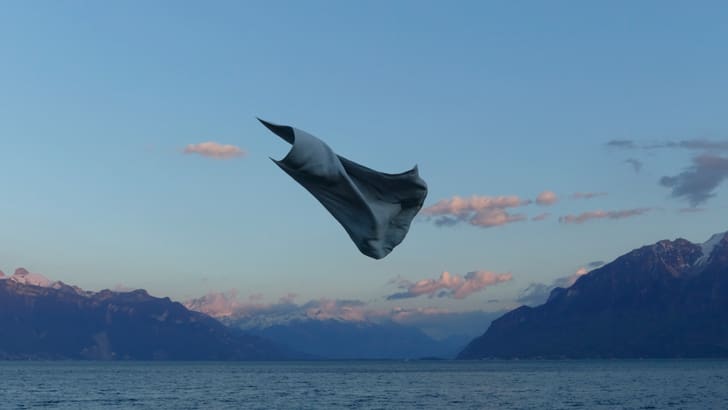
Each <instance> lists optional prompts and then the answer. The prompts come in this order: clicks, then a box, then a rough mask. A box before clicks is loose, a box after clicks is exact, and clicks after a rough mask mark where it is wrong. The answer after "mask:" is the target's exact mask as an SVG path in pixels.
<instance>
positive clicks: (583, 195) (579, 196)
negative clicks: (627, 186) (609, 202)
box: [571, 192, 608, 199]
mask: <svg viewBox="0 0 728 410" xmlns="http://www.w3.org/2000/svg"><path fill="white" fill-rule="evenodd" d="M607 195H608V194H607V193H606V192H574V193H573V194H571V198H572V199H592V198H596V197H600V196H607Z"/></svg>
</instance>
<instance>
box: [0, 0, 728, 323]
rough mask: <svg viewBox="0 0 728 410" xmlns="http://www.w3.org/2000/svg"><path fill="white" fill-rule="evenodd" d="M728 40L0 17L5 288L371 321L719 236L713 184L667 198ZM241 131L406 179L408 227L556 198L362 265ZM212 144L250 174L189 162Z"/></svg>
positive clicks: (159, 9) (670, 31)
mask: <svg viewBox="0 0 728 410" xmlns="http://www.w3.org/2000/svg"><path fill="white" fill-rule="evenodd" d="M727 19H728V6H726V5H725V3H724V2H694V3H688V2H665V1H660V2H648V1H645V2H627V1H625V2H608V3H602V4H596V3H594V2H588V3H587V2H575V1H573V2H480V1H473V2H465V1H463V2H457V3H454V4H450V5H448V4H446V3H445V2H421V1H417V2H414V1H412V2H405V1H401V2H384V1H373V2H360V3H353V2H335V1H321V2H271V1H265V2H263V1H261V2H232V1H231V2H223V1H218V2H162V1H158V2H142V1H127V2H116V3H109V2H103V3H102V2H82V1H60V2H56V1H54V2H50V1H49V2H33V3H29V2H20V1H18V2H5V3H3V11H2V13H0V61H1V62H0V90H1V93H2V94H1V95H2V98H0V142H2V144H1V145H0V186H2V194H3V200H2V201H0V226H2V229H0V268H2V269H3V270H5V272H6V273H7V272H12V270H13V269H14V268H16V267H19V266H25V267H27V268H28V269H29V270H31V271H36V272H42V273H43V274H45V275H46V276H49V277H52V278H54V279H60V280H63V281H65V282H67V283H72V284H77V285H79V286H81V287H84V288H90V289H101V288H108V287H114V286H117V285H123V286H125V287H132V288H137V287H143V288H146V289H148V290H149V291H150V292H151V293H153V294H156V295H169V296H171V297H173V298H176V299H186V298H189V297H194V296H200V295H202V294H204V293H207V292H215V291H226V290H230V289H237V290H238V292H239V293H240V294H242V295H248V294H258V293H260V294H263V295H264V297H265V298H267V299H268V300H271V301H275V300H277V298H278V297H280V296H282V295H286V294H288V293H291V292H293V293H296V294H298V295H299V296H298V298H299V300H301V301H305V300H307V299H311V298H343V299H359V300H363V301H366V302H370V303H373V304H379V305H382V306H385V305H387V304H390V305H391V304H392V303H394V302H386V301H384V298H385V297H386V296H387V295H389V294H392V293H395V292H397V291H398V289H397V288H396V286H394V285H393V284H391V283H389V282H390V281H391V280H392V279H394V278H399V279H400V280H402V279H404V280H408V281H410V282H415V281H417V280H421V279H436V278H438V277H439V276H440V274H441V272H443V271H448V272H450V273H453V274H457V275H464V274H466V273H467V272H471V271H481V270H482V271H490V272H495V273H510V274H512V280H510V281H507V282H505V283H500V284H497V285H494V286H491V287H488V288H487V289H485V290H483V291H480V292H475V293H473V294H472V295H469V296H468V297H466V298H463V299H454V298H428V297H427V296H421V297H419V298H412V299H411V300H402V301H397V302H396V303H398V304H405V305H408V306H421V307H426V306H433V307H438V308H442V309H450V310H473V309H485V310H488V309H500V308H503V307H508V306H511V305H512V303H513V302H512V301H513V300H514V299H515V298H516V297H517V296H518V294H519V292H521V291H522V290H523V289H524V288H526V287H527V286H528V285H529V284H530V283H532V282H540V283H551V282H552V281H553V280H554V279H556V278H558V277H563V276H568V275H571V274H573V273H574V272H575V271H576V270H577V269H578V268H580V267H583V266H585V265H586V264H588V263H589V262H592V261H597V260H602V261H609V260H611V259H613V258H614V257H616V256H618V255H620V254H622V253H625V252H626V251H629V250H631V249H633V248H635V247H638V246H641V245H643V244H647V243H652V242H655V241H657V240H660V239H663V238H676V237H685V238H687V239H690V240H693V241H703V240H705V239H707V237H708V236H709V235H710V234H712V233H714V232H718V231H725V230H726V229H728V220H726V217H725V215H726V210H727V208H728V196H727V195H726V193H725V192H724V191H725V184H723V183H722V181H723V179H724V178H725V175H724V174H720V172H723V171H720V170H719V171H716V172H719V174H715V175H718V176H717V177H716V178H718V184H717V185H715V187H713V188H711V189H709V192H710V193H712V194H715V195H714V196H712V197H710V198H709V199H707V200H706V201H703V202H701V203H698V204H691V203H690V201H689V200H688V199H689V197H686V196H678V197H672V196H671V189H670V187H668V186H665V184H660V180H661V178H662V177H665V176H667V177H674V176H677V175H679V174H680V173H682V172H690V169H689V167H690V166H691V164H692V163H693V162H692V161H693V160H694V158H696V157H698V156H700V155H708V156H712V157H715V158H718V160H722V159H724V158H725V157H726V155H727V154H726V153H727V152H728V149H724V148H721V147H724V146H723V145H720V144H721V143H725V142H726V140H727V139H728V116H727V115H726V112H728V98H727V97H726V96H727V95H728V76H726V75H725V73H726V72H728V43H726V41H725V39H726V38H728V26H726V24H725V21H727ZM256 116H260V117H261V118H264V119H267V120H270V121H273V122H277V123H283V124H290V125H293V126H295V127H297V128H301V129H303V130H306V131H308V132H311V133H312V134H314V135H317V136H318V137H320V138H322V139H324V140H325V141H327V142H328V143H329V144H330V145H331V146H332V147H333V148H334V149H335V150H336V151H337V153H339V154H341V155H344V156H347V157H349V158H350V159H352V160H355V161H357V162H360V163H363V164H366V165H367V166H369V167H372V168H375V169H378V170H382V171H385V172H399V171H404V170H406V169H408V168H410V167H411V166H412V165H414V164H418V165H419V167H420V173H421V175H422V177H423V178H424V179H425V180H426V181H427V182H428V184H429V188H430V192H429V196H428V200H427V202H426V204H425V205H426V206H427V207H429V206H433V205H434V204H436V203H437V202H438V201H441V200H445V201H447V200H450V199H452V198H453V197H455V196H460V197H464V198H470V197H471V196H473V195H476V196H478V197H497V196H506V195H510V196H517V197H518V198H520V199H521V200H535V199H536V197H537V195H539V194H540V193H542V192H544V191H551V192H554V193H555V194H556V195H557V196H558V198H559V200H558V202H556V203H554V204H552V205H550V206H545V205H538V204H535V203H534V204H530V205H526V206H523V207H519V208H509V209H507V211H508V212H511V213H512V214H523V215H525V217H526V218H532V217H534V216H536V215H539V214H542V213H550V216H549V217H548V218H547V219H545V220H543V221H532V220H524V221H520V222H513V223H508V224H504V225H502V226H494V227H487V228H486V227H481V226H474V225H472V224H469V223H467V220H465V221H464V222H463V223H459V224H456V225H455V226H437V225H436V224H434V223H433V221H434V220H433V219H431V220H428V219H427V218H425V217H424V216H423V217H420V218H418V219H417V220H416V221H415V223H414V224H413V226H412V229H411V231H410V234H409V236H408V237H407V238H406V239H405V241H404V242H403V244H402V245H401V246H400V247H398V248H396V249H395V250H394V252H393V253H392V254H391V255H390V256H388V257H387V258H385V259H384V260H380V261H375V260H372V259H369V258H367V257H365V256H362V255H361V254H359V253H358V251H357V250H356V248H355V247H354V245H353V244H352V243H351V242H350V241H349V240H348V238H347V237H346V234H345V232H344V231H343V229H342V228H341V227H340V226H339V225H338V224H337V223H336V222H335V221H334V220H333V219H332V218H331V217H330V216H329V215H328V214H327V213H326V211H325V210H324V209H323V208H322V207H321V206H320V205H319V204H318V203H317V202H316V201H315V200H314V199H313V198H312V197H310V195H309V194H308V193H307V192H306V191H305V190H304V189H303V188H301V187H300V186H298V185H297V184H296V183H295V182H294V181H293V180H291V179H290V178H289V177H288V176H287V175H285V174H284V173H282V172H281V171H280V169H278V168H277V167H276V166H275V164H273V163H272V162H271V161H270V159H269V157H273V158H281V157H283V156H284V155H285V154H286V152H287V146H286V144H285V143H284V142H282V141H281V140H279V139H278V138H276V137H274V136H273V135H272V134H271V133H269V132H268V131H267V130H266V129H264V128H263V127H262V126H260V124H258V123H257V121H256V120H255V117H256ZM615 140H617V141H630V142H631V148H630V147H628V146H627V143H623V144H621V147H620V146H618V145H620V144H612V146H608V142H609V141H615ZM205 141H215V142H219V143H221V144H231V145H234V146H236V147H239V148H240V149H242V150H244V151H245V152H246V153H247V155H245V156H244V157H237V158H233V159H228V160H218V159H214V158H208V157H204V156H198V155H190V154H184V153H183V150H184V148H185V147H186V146H187V145H188V144H196V143H201V142H205ZM680 141H688V142H690V141H692V142H695V141H698V142H701V143H702V145H701V144H697V147H696V144H693V145H690V144H683V145H682V146H681V145H680V143H679V142H680ZM670 144H672V145H670ZM710 144H713V145H710ZM656 145H659V146H660V147H656ZM706 147H707V148H706ZM627 159H634V160H637V161H639V163H640V164H641V165H642V167H641V169H640V170H639V172H636V171H635V169H634V168H633V167H632V165H630V164H628V163H625V160H627ZM701 169H702V168H701ZM698 171H700V169H698ZM711 172H712V171H711ZM711 175H713V174H711ZM687 188H690V187H687ZM576 192H600V193H601V192H604V193H607V195H602V196H598V197H594V198H591V199H571V198H570V196H571V195H572V194H574V193H576ZM691 205H695V206H694V207H691ZM683 208H690V209H691V210H697V211H696V212H679V210H680V209H683ZM635 209H648V210H647V211H644V212H642V214H638V215H632V216H630V217H625V218H618V219H610V218H596V219H589V220H586V221H585V222H584V223H580V224H576V223H564V222H560V221H559V217H564V216H567V215H579V214H582V213H584V212H594V211H597V210H601V211H604V214H609V212H611V211H629V210H635ZM611 215H615V214H611ZM565 220H566V219H562V221H565ZM492 300H498V301H499V302H491V303H488V301H492Z"/></svg>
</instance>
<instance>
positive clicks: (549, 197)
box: [536, 191, 559, 206]
mask: <svg viewBox="0 0 728 410" xmlns="http://www.w3.org/2000/svg"><path fill="white" fill-rule="evenodd" d="M558 201H559V197H558V196H557V195H556V193H554V192H552V191H543V192H541V193H540V194H538V196H537V197H536V203H537V204H539V205H546V206H548V205H553V204H555V203H556V202H558Z"/></svg>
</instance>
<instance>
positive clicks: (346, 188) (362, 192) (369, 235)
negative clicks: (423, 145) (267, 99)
mask: <svg viewBox="0 0 728 410" xmlns="http://www.w3.org/2000/svg"><path fill="white" fill-rule="evenodd" d="M258 120H259V121H260V122H261V123H263V125H265V126H266V127H267V128H268V129H269V130H271V131H272V132H273V133H275V134H276V135H278V136H279V137H281V138H282V139H284V140H285V141H287V142H288V143H290V144H292V145H293V146H292V147H291V151H290V152H289V153H288V155H286V157H285V158H283V159H282V160H280V161H276V160H273V162H275V163H276V164H278V166H279V167H281V169H282V170H284V171H285V172H286V173H288V175H290V176H291V177H292V178H293V179H295V180H296V181H297V182H298V183H299V184H301V185H303V187H304V188H306V189H307V190H308V192H310V193H311V194H312V195H313V196H314V197H316V199H318V201H319V202H321V204H322V205H323V206H324V207H325V208H326V209H327V210H328V211H329V212H330V213H331V215H333V217H334V218H336V220H337V221H339V223H340V224H341V226H343V227H344V229H345V230H346V232H347V233H348V234H349V237H351V240H352V241H354V244H356V246H357V248H359V250H360V251H361V253H363V254H364V255H367V256H370V257H372V258H374V259H381V258H383V257H385V256H387V255H388V254H389V253H390V252H391V251H392V249H394V247H395V246H397V245H399V244H400V243H401V242H402V240H403V239H404V237H405V235H407V231H408V230H409V227H410V224H411V223H412V219H413V218H414V217H415V215H417V212H419V210H420V208H422V204H423V203H424V202H425V197H426V196H427V184H426V183H425V181H423V180H422V178H420V175H419V172H418V171H417V167H416V166H415V167H414V168H412V169H411V170H409V171H407V172H403V173H401V174H385V173H383V172H377V171H374V170H373V169H369V168H367V167H365V166H362V165H359V164H357V163H356V162H353V161H350V160H348V159H346V158H344V157H342V156H339V155H336V153H335V152H334V151H333V150H332V149H331V148H329V146H328V145H326V143H324V142H323V141H321V140H320V139H318V138H316V137H314V136H313V135H311V134H309V133H307V132H305V131H301V130H299V129H296V128H293V127H289V126H284V125H276V124H271V123H269V122H266V121H263V120H261V119H258ZM271 159H272V158H271Z"/></svg>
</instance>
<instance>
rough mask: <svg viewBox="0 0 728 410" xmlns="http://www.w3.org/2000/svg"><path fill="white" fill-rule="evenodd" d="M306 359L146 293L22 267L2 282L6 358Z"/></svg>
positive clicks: (0, 339) (0, 338)
mask: <svg viewBox="0 0 728 410" xmlns="http://www.w3.org/2000/svg"><path fill="white" fill-rule="evenodd" d="M301 357H304V356H303V355H297V354H295V353H293V352H290V351H288V350H286V349H283V348H280V347H278V346H277V345H275V344H274V343H272V342H270V341H267V340H265V339H262V338H260V337H257V336H253V335H249V334H245V333H243V332H240V331H237V330H235V329H231V328H229V327H227V326H225V325H223V324H222V323H220V322H218V321H217V320H215V319H213V318H211V317H209V316H207V315H204V314H202V313H198V312H193V311H190V310H188V309H187V308H185V307H184V306H183V305H182V304H180V303H177V302H173V301H171V300H170V299H169V298H157V297H153V296H150V295H149V294H148V293H147V292H146V291H144V290H135V291H132V292H112V291H110V290H103V291H100V292H89V291H84V290H82V289H80V288H78V287H75V286H69V285H66V284H64V283H63V282H51V281H49V280H48V279H47V278H45V277H43V276H41V275H38V274H33V273H29V272H28V271H27V270H25V269H22V268H21V269H18V270H16V271H15V273H14V274H13V275H11V276H4V275H2V277H0V359H97V360H111V359H121V360H271V359H291V358H301Z"/></svg>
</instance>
